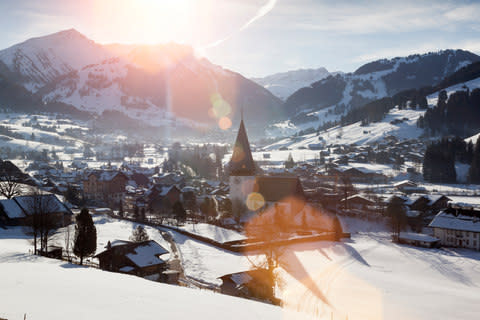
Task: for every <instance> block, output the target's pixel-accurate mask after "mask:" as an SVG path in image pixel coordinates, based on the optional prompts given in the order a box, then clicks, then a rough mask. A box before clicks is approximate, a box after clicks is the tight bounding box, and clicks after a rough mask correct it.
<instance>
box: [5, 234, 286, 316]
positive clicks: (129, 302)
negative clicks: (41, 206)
mask: <svg viewBox="0 0 480 320" xmlns="http://www.w3.org/2000/svg"><path fill="white" fill-rule="evenodd" d="M29 248H30V244H29V242H28V241H27V240H26V239H25V236H24V235H23V234H22V231H21V230H20V229H19V228H13V229H10V230H3V229H0V283H1V290H0V318H6V319H23V318H24V315H26V319H38V320H41V319H45V320H47V319H48V320H52V319H70V320H77V319H129V320H131V319H156V318H162V319H163V318H165V319H198V320H201V319H208V320H212V319H281V318H282V310H281V309H280V308H278V307H274V306H271V305H268V304H263V303H258V302H253V301H250V300H245V299H239V298H234V297H230V296H225V295H221V294H217V293H213V292H212V291H203V290H202V291H200V290H193V289H188V288H182V287H177V286H171V285H166V284H161V283H158V282H153V281H149V280H145V279H142V278H139V277H135V276H130V275H124V274H118V273H111V272H106V271H100V270H98V269H93V268H87V267H80V266H77V265H72V264H68V263H66V262H62V261H59V260H53V259H47V258H43V257H37V256H33V255H31V254H29V253H28V250H29Z"/></svg>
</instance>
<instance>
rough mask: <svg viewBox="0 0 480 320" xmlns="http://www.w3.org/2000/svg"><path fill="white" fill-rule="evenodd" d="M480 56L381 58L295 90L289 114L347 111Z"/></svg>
mask: <svg viewBox="0 0 480 320" xmlns="http://www.w3.org/2000/svg"><path fill="white" fill-rule="evenodd" d="M479 60H480V57H479V56H477V55H475V54H473V53H471V52H468V51H462V50H444V51H439V52H433V53H426V54H423V55H418V54H416V55H410V56H408V57H397V58H393V59H382V60H377V61H373V62H370V63H367V64H365V65H363V66H361V67H360V68H358V69H357V70H356V71H355V72H353V73H346V74H341V75H336V76H334V77H327V78H326V79H323V80H320V81H318V82H315V83H312V84H311V85H310V86H306V87H304V88H301V89H300V90H298V91H296V92H295V93H294V94H292V95H291V96H289V97H288V98H287V99H286V102H285V103H286V108H287V109H288V112H289V114H290V115H296V114H298V113H300V112H307V111H308V110H310V111H317V110H320V109H323V108H328V107H331V106H342V105H343V106H345V109H346V111H348V110H350V109H351V108H356V107H360V106H362V105H364V104H366V103H367V102H370V101H372V100H376V99H380V98H383V97H386V96H392V95H393V94H395V93H398V92H400V91H403V90H406V89H412V88H420V87H423V86H428V85H434V84H437V83H438V82H440V81H441V80H442V79H443V78H444V77H446V76H448V75H450V74H452V73H453V72H455V71H457V70H458V69H459V68H461V67H463V66H465V65H467V64H469V63H472V62H474V61H479Z"/></svg>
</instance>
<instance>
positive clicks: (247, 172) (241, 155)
mask: <svg viewBox="0 0 480 320" xmlns="http://www.w3.org/2000/svg"><path fill="white" fill-rule="evenodd" d="M230 175H231V176H253V175H255V163H254V162H253V157H252V151H251V150H250V143H249V142H248V137H247V131H246V130H245V124H244V123H243V119H242V120H241V121H240V128H239V129H238V135H237V140H236V141H235V145H234V146H233V153H232V159H231V160H230Z"/></svg>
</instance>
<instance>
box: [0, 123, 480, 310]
mask: <svg viewBox="0 0 480 320" xmlns="http://www.w3.org/2000/svg"><path fill="white" fill-rule="evenodd" d="M209 149H211V150H209ZM251 149H252V147H251V145H250V143H249V141H248V137H247V129H246V126H245V123H244V121H243V120H242V121H241V123H240V127H239V130H238V135H237V138H236V141H235V144H234V146H233V153H232V154H231V155H230V154H229V153H226V151H219V149H218V148H215V147H213V146H207V147H205V148H203V149H202V148H197V149H196V151H197V152H198V151H199V150H202V152H203V153H202V152H200V153H199V154H198V155H197V156H199V158H198V159H197V161H203V158H202V155H203V156H206V157H209V158H208V159H210V161H209V162H207V165H206V166H205V167H203V168H202V170H203V172H204V176H200V175H194V174H192V175H186V174H185V166H183V167H182V165H181V164H180V159H182V156H181V154H182V152H183V155H185V154H188V151H185V150H182V146H181V145H179V144H176V145H174V146H173V148H171V149H169V151H168V152H167V157H166V158H165V159H164V161H163V162H162V165H161V166H155V167H154V166H142V165H141V163H139V162H133V161H130V162H122V163H119V164H118V165H117V164H114V163H113V161H111V160H109V161H108V162H107V163H105V164H104V165H101V166H100V167H98V168H91V167H90V166H88V165H87V164H86V162H87V159H85V160H84V161H81V160H75V161H72V162H71V164H70V165H69V166H63V165H61V162H59V161H58V160H57V161H56V162H47V161H34V162H32V163H30V164H29V165H28V167H27V168H25V171H22V170H20V169H19V168H18V167H17V166H15V165H14V164H13V163H12V162H11V161H8V160H5V161H3V162H2V164H1V172H2V188H1V191H2V199H0V204H1V206H0V208H1V210H0V227H1V228H3V229H8V228H11V227H15V226H24V228H25V227H26V228H27V229H28V228H29V226H30V228H31V226H32V224H31V218H32V216H35V214H39V213H41V214H48V215H52V216H55V217H57V219H56V220H55V221H56V224H57V225H55V226H48V228H47V230H46V234H47V235H46V237H45V240H43V238H41V240H42V242H41V246H39V248H40V249H39V253H40V254H42V255H45V256H48V257H52V258H57V259H67V260H68V261H70V262H76V263H79V260H78V258H77V257H75V256H74V255H73V254H72V251H73V250H72V244H71V241H72V238H73V225H74V222H75V220H76V219H78V218H76V216H78V215H80V214H82V212H83V210H87V211H86V212H89V213H90V214H91V215H92V217H93V219H94V222H95V225H96V227H97V229H98V231H97V232H98V236H99V238H98V240H97V245H96V250H95V255H93V256H90V257H88V255H87V259H86V261H85V263H86V264H87V265H89V266H91V267H95V268H100V269H102V270H106V271H111V272H118V273H124V274H130V275H136V276H139V277H142V278H145V279H149V280H153V281H160V282H165V283H170V284H177V285H182V286H188V287H193V288H201V289H207V290H213V291H216V292H222V293H225V294H230V295H234V296H240V297H245V298H249V299H256V300H260V301H268V302H270V303H273V304H281V303H282V301H281V300H280V299H279V298H278V297H277V294H276V289H275V288H276V283H275V280H276V277H275V276H274V269H275V268H276V267H277V266H278V264H279V262H280V259H281V248H282V247H285V246H291V245H295V244H297V245H298V244H308V243H315V242H318V241H345V240H348V239H349V238H350V237H351V232H352V231H353V232H355V230H350V226H349V224H351V221H356V222H355V223H354V225H355V224H358V223H361V224H364V225H367V226H368V225H373V226H375V225H384V226H385V228H384V229H383V231H387V232H389V233H390V236H389V238H390V239H389V241H392V242H396V243H402V244H405V245H413V246H418V247H425V248H440V247H459V248H468V249H472V250H477V251H478V250H480V229H479V227H478V225H477V224H478V223H477V222H478V221H480V210H478V209H476V205H477V201H478V200H477V197H476V190H475V189H473V188H472V189H468V188H466V189H462V188H458V189H455V188H452V189H450V190H449V189H448V188H445V189H443V190H444V192H439V191H438V189H440V188H441V186H428V185H426V184H424V183H421V182H419V180H420V179H419V177H418V176H419V173H418V171H417V170H415V167H417V168H418V166H419V161H421V160H420V157H419V154H421V153H422V144H421V143H420V142H418V141H406V142H405V141H403V142H398V141H395V139H393V138H392V139H390V140H387V142H386V143H384V144H379V145H376V146H367V147H356V146H329V147H328V148H326V150H322V151H319V152H318V158H317V157H315V158H314V159H310V160H308V161H295V160H294V159H293V157H292V154H295V150H281V152H282V153H283V154H285V153H288V157H287V158H286V160H285V161H274V160H271V159H270V155H271V153H272V152H271V151H257V150H255V151H254V152H252V151H251ZM222 150H225V149H222ZM209 151H212V152H217V154H218V157H221V155H222V153H223V152H225V158H224V159H220V160H219V161H212V159H211V158H210V156H211V155H212V154H213V155H214V153H209ZM254 155H255V158H257V159H258V157H259V155H261V158H262V159H260V160H257V161H255V160H254ZM392 155H396V156H392ZM399 155H404V156H399ZM276 157H278V156H276ZM380 158H381V159H382V160H379V159H380ZM183 159H185V156H183ZM225 159H228V160H226V161H225ZM375 159H377V160H376V162H381V164H378V165H377V167H376V166H375V165H369V164H367V162H368V163H371V162H373V161H375ZM145 162H146V163H148V162H149V160H146V161H145ZM17 163H18V162H17ZM404 163H409V164H410V166H407V167H406V168H407V169H406V171H405V172H402V168H403V169H405V166H404V165H403V164H404ZM415 163H416V164H415ZM208 164H209V165H208ZM224 164H225V165H224ZM388 164H391V166H390V167H388V168H390V171H387V170H384V168H383V167H382V166H387V165H388ZM378 166H380V169H379V168H378ZM385 172H391V173H392V174H391V175H387V174H386V173H385ZM402 178H404V179H403V180H400V179H402ZM433 188H435V189H434V190H433ZM440 190H442V189H440ZM82 208H87V209H83V210H81V209H82ZM42 209H43V210H42ZM118 223H127V224H129V226H130V227H128V228H127V229H129V230H130V231H132V234H128V233H127V234H126V232H125V230H124V228H125V226H123V227H122V231H121V232H120V233H117V232H118V230H117V232H112V230H116V229H112V230H110V229H107V225H116V224H118ZM102 228H104V229H102ZM352 229H355V228H352ZM32 230H34V229H32ZM102 230H103V231H105V232H106V234H108V237H106V236H105V234H102ZM147 230H148V232H147ZM67 231H68V233H69V234H70V233H72V234H71V235H69V238H68V240H65V239H63V237H62V240H61V241H59V240H58V237H57V239H56V240H55V236H54V235H55V234H59V233H66V232H67ZM49 237H51V238H52V239H54V240H52V241H50V245H48V243H47V238H49ZM185 239H192V240H194V241H197V242H198V243H201V244H202V245H207V246H212V247H214V248H216V249H215V250H220V251H219V252H223V253H227V252H229V255H233V257H235V258H234V259H235V260H238V259H239V256H238V255H239V254H240V255H242V256H243V255H245V256H247V257H250V258H248V261H242V262H241V263H239V265H238V266H237V268H233V269H235V270H233V269H232V268H223V269H224V270H225V271H232V270H233V271H235V272H230V273H224V274H223V273H221V272H222V271H219V270H216V271H215V272H213V274H208V273H209V272H211V271H212V270H211V269H210V270H209V268H205V269H204V270H202V268H197V267H195V268H193V269H192V267H191V264H192V261H191V259H192V257H186V255H187V254H186V252H185V248H184V247H183V245H181V243H182V242H185ZM342 239H343V240H342ZM43 241H45V244H44V243H43ZM35 248H36V247H35ZM182 251H183V252H182ZM216 254H218V253H216ZM222 255H223V254H222ZM262 257H263V258H262ZM195 258H198V256H195ZM80 263H82V264H83V256H82V257H81V260H80ZM199 269H200V270H199ZM214 269H220V270H221V269H222V268H218V267H215V268H214Z"/></svg>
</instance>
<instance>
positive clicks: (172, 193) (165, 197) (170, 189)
mask: <svg viewBox="0 0 480 320" xmlns="http://www.w3.org/2000/svg"><path fill="white" fill-rule="evenodd" d="M181 193H182V192H181V191H180V190H179V189H178V188H177V187H176V186H175V185H171V186H164V185H158V184H157V185H155V186H153V187H152V188H150V189H149V190H148V191H147V192H146V194H145V195H146V198H147V203H148V208H149V209H150V211H151V212H164V211H169V210H170V209H171V208H172V207H173V205H174V204H175V202H177V201H180V196H181Z"/></svg>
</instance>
